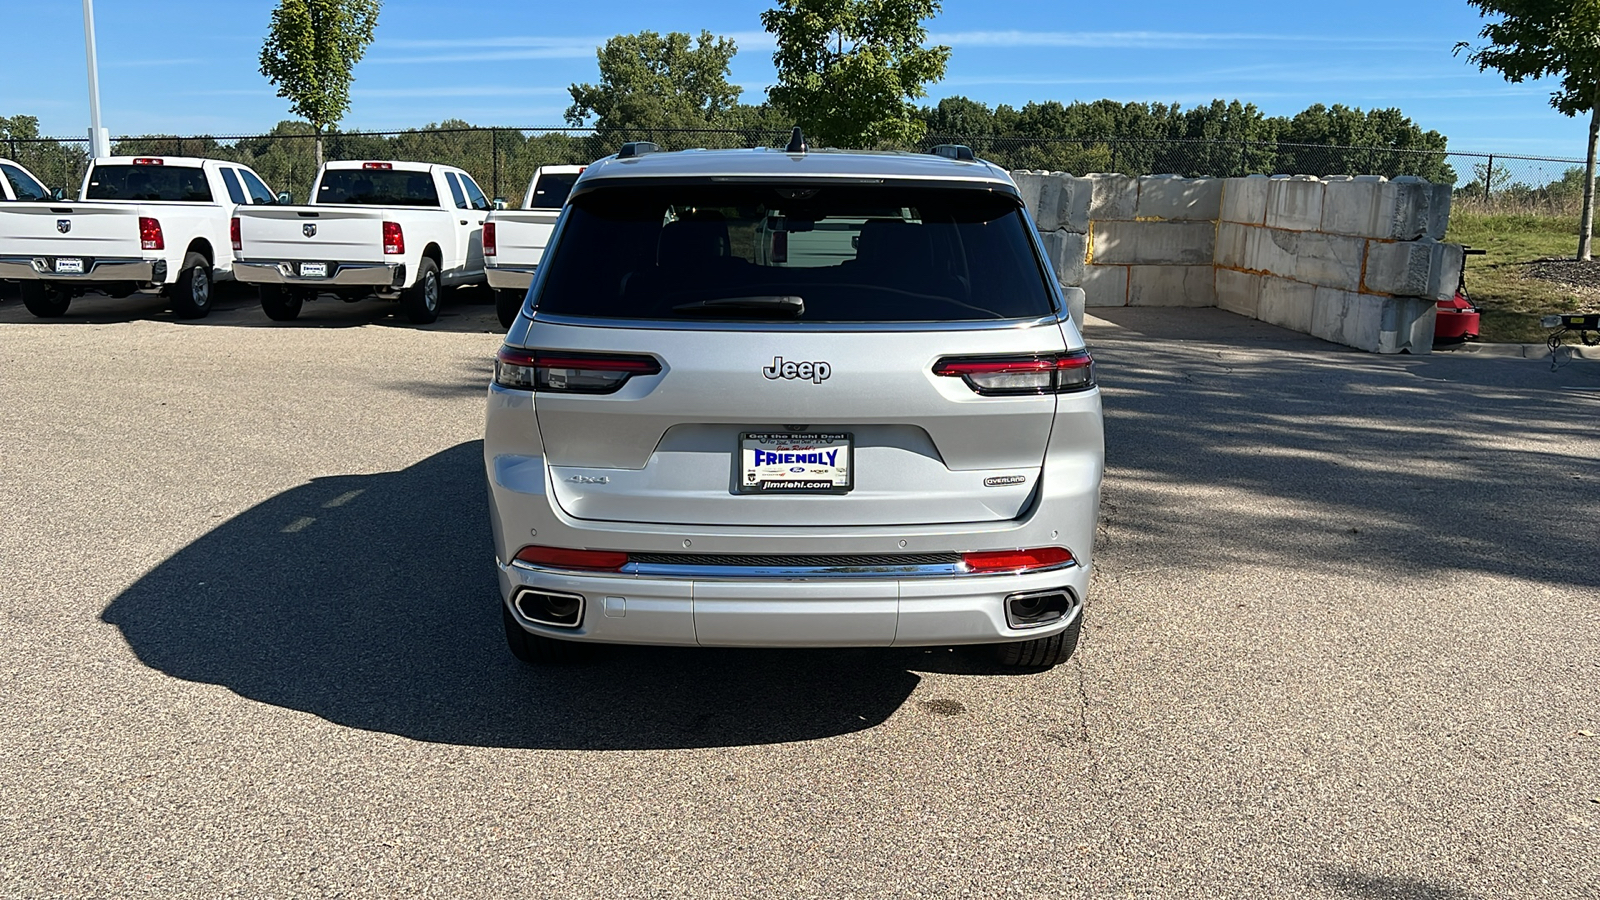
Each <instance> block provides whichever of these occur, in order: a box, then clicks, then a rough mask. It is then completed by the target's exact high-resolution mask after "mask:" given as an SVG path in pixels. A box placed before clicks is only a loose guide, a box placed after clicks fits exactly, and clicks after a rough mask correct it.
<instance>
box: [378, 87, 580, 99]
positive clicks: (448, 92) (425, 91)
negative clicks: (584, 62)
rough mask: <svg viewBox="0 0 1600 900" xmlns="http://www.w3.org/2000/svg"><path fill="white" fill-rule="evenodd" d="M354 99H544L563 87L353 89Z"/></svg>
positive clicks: (562, 91) (559, 92)
mask: <svg viewBox="0 0 1600 900" xmlns="http://www.w3.org/2000/svg"><path fill="white" fill-rule="evenodd" d="M350 93H351V94H352V95H353V96H356V97H386V98H387V97H544V96H550V95H555V94H565V93H567V89H566V88H564V87H494V86H461V87H417V88H366V89H363V88H355V89H353V90H351V92H350Z"/></svg>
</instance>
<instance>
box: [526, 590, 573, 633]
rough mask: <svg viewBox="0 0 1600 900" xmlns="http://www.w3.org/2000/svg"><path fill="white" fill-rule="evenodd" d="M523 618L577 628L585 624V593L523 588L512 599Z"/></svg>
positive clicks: (556, 625) (556, 626)
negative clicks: (564, 592)
mask: <svg viewBox="0 0 1600 900" xmlns="http://www.w3.org/2000/svg"><path fill="white" fill-rule="evenodd" d="M511 604H512V605H513V606H515V607H516V608H517V612H519V613H522V615H523V618H526V619H529V620H532V621H534V622H538V623H539V624H540V625H549V626H551V627H552V628H577V627H578V626H579V625H581V624H583V606H584V602H583V595H582V594H563V593H561V592H559V591H541V590H538V589H536V588H523V589H522V590H520V591H518V592H517V594H516V596H515V597H513V598H512V599H511Z"/></svg>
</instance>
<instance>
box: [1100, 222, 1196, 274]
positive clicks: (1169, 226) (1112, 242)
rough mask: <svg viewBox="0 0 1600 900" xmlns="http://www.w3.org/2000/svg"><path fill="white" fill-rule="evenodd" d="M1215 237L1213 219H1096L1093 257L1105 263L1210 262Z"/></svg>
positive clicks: (1173, 263)
mask: <svg viewBox="0 0 1600 900" xmlns="http://www.w3.org/2000/svg"><path fill="white" fill-rule="evenodd" d="M1216 237H1217V234H1216V226H1215V225H1213V224H1212V223H1210V222H1118V221H1099V220H1096V221H1095V223H1094V238H1093V255H1092V257H1091V258H1092V260H1093V261H1094V262H1096V263H1103V264H1106V265H1142V266H1161V265H1173V266H1199V265H1211V264H1212V263H1213V262H1214V261H1215V256H1216V252H1215V250H1216Z"/></svg>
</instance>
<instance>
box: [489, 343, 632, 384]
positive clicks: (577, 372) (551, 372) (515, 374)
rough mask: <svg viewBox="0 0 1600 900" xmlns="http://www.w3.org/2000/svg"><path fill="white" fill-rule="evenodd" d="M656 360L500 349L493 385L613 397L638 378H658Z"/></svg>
mask: <svg viewBox="0 0 1600 900" xmlns="http://www.w3.org/2000/svg"><path fill="white" fill-rule="evenodd" d="M660 373H661V363H659V362H657V361H656V358H655V357H653V356H641V355H636V354H632V353H615V354H613V353H563V352H561V351H558V350H520V349H517V348H515V347H501V348H500V352H499V353H498V354H496V355H495V361H494V383H495V384H498V385H500V386H501V387H506V388H512V389H514V390H522V391H541V392H549V393H558V394H611V393H615V392H616V391H618V390H619V389H621V387H622V386H623V385H624V384H626V383H627V382H628V379H630V378H632V377H633V376H635V375H658V374H660Z"/></svg>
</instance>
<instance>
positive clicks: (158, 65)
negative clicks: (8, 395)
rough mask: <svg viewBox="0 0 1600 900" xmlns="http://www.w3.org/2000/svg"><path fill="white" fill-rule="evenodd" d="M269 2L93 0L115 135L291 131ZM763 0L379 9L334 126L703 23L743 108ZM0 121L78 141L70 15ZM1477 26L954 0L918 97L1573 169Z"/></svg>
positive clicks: (78, 89)
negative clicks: (1053, 106) (1147, 106)
mask: <svg viewBox="0 0 1600 900" xmlns="http://www.w3.org/2000/svg"><path fill="white" fill-rule="evenodd" d="M273 5H274V3H273V0H228V2H226V3H220V2H200V0H159V2H150V0H143V2H134V0H98V2H97V3H96V4H95V15H96V18H97V31H98V38H99V50H100V61H101V72H100V82H101V102H102V108H103V111H104V118H105V124H106V126H107V127H109V128H110V129H111V131H112V133H113V134H123V133H150V132H167V133H170V132H178V133H186V134H188V133H212V134H239V133H257V132H260V131H264V130H266V129H268V128H270V127H271V126H272V125H273V124H275V123H276V122H278V121H279V120H281V119H284V118H288V112H287V107H286V106H285V104H284V101H282V100H281V99H279V98H277V97H276V96H275V95H274V92H273V90H272V89H271V88H270V87H269V86H268V85H267V83H266V80H265V79H264V78H262V77H261V75H260V74H259V73H258V72H257V68H256V59H257V56H258V54H259V51H260V46H261V40H262V37H263V35H264V34H265V30H266V23H267V20H268V16H269V13H270V10H271V9H272V7H273ZM765 8H767V4H766V3H764V2H760V0H705V2H683V0H650V2H640V0H611V2H606V3H548V2H546V3H538V4H533V3H526V2H514V0H477V2H465V3H442V2H424V0H388V2H386V3H385V4H384V9H383V14H382V17H381V19H380V22H379V27H378V34H377V40H376V42H375V43H374V44H373V46H372V48H371V49H370V50H369V51H368V55H367V58H366V59H365V60H364V61H363V62H362V63H361V65H360V66H359V67H358V68H357V70H356V82H355V85H354V87H353V90H352V103H351V109H350V113H349V115H348V116H347V118H346V119H345V122H344V127H345V128H346V129H347V130H356V129H362V128H370V129H392V128H404V127H409V126H416V125H422V124H426V123H428V122H436V121H439V120H441V119H445V118H452V117H454V118H462V119H466V120H468V121H470V122H474V123H477V124H485V125H488V124H495V125H509V126H522V127H532V126H556V125H560V124H562V122H561V119H562V112H563V111H564V110H565V108H566V106H567V104H568V103H569V102H570V98H569V97H568V96H567V92H566V88H567V85H569V84H571V83H573V82H574V81H594V80H596V79H597V77H598V73H597V70H596V67H595V60H594V50H595V48H596V46H597V45H598V44H599V43H601V42H603V41H604V40H605V38H606V37H608V36H610V35H613V34H618V33H625V32H635V31H640V30H643V29H651V30H654V31H661V32H665V31H688V32H691V33H695V34H698V33H699V31H700V30H701V29H709V30H710V31H712V32H714V33H717V34H721V35H726V36H730V37H733V38H734V39H735V40H736V41H737V42H738V44H739V47H740V48H741V49H740V52H739V55H738V56H737V57H735V59H734V63H733V80H734V81H735V82H736V83H738V84H740V85H741V86H743V87H744V89H745V95H744V98H743V99H744V100H745V101H746V102H759V101H760V100H762V99H763V98H764V92H765V89H766V87H767V86H768V85H770V84H771V83H772V82H773V68H772V45H771V42H770V40H769V38H768V36H767V35H766V34H765V33H764V32H763V31H762V30H761V24H760V18H759V17H760V14H761V11H762V10H763V9H765ZM4 19H5V28H6V31H7V32H8V33H9V34H10V35H11V36H12V37H13V38H15V37H17V36H20V35H31V36H33V39H31V40H27V41H18V40H9V41H7V46H6V50H5V55H4V57H3V58H0V115H15V114H18V113H24V114H30V115H36V116H38V117H39V119H40V122H41V126H42V129H43V130H44V131H45V132H46V133H47V134H51V135H55V136H78V135H82V134H83V133H84V131H85V129H86V128H87V126H88V102H87V99H86V98H87V88H86V83H87V82H86V77H85V74H84V56H83V50H82V46H83V44H82V40H83V22H82V14H81V7H80V4H78V3H74V2H69V0H52V2H31V3H25V2H20V0H19V2H16V3H8V4H7V9H6V11H5V14H4ZM1481 27H1482V20H1481V19H1480V18H1479V17H1478V15H1477V14H1476V13H1475V12H1474V11H1473V10H1472V9H1471V8H1470V7H1468V6H1467V4H1466V2H1465V0H1414V2H1411V3H1404V4H1401V3H1394V2H1392V0H1389V2H1381V0H1344V2H1337V0H1336V2H1335V3H1333V4H1324V3H1283V2H1281V0H1280V2H1262V0H1213V2H1211V3H1196V2H1193V0H1122V2H1115V3H1106V4H1066V3H1061V2H1059V0H1056V2H1047V0H988V2H983V3H974V2H970V0H947V2H946V4H945V8H944V11H943V12H942V13H941V14H940V15H939V16H938V17H937V18H936V19H934V20H933V21H932V22H931V23H930V24H929V30H930V32H931V34H930V38H931V39H932V40H933V41H935V42H938V43H944V44H949V45H950V46H951V47H953V48H954V52H953V54H952V57H951V62H950V67H949V70H948V72H947V75H946V78H945V79H944V81H943V82H940V83H938V84H936V85H934V86H932V88H931V90H930V99H931V100H937V99H938V98H940V97H946V96H952V95H958V94H959V95H965V96H968V97H971V98H973V99H975V100H981V101H983V102H986V103H988V104H990V105H994V104H997V103H1010V104H1013V105H1019V106H1020V105H1021V104H1023V103H1026V102H1028V101H1030V100H1039V101H1043V100H1061V101H1064V102H1066V101H1072V100H1095V99H1099V98H1101V97H1110V98H1112V99H1115V100H1119V101H1161V102H1168V103H1171V102H1176V103H1181V104H1183V105H1185V106H1192V105H1196V104H1199V103H1203V102H1207V101H1210V100H1211V99H1212V98H1214V97H1219V98H1222V99H1227V100H1231V99H1238V100H1242V101H1245V102H1250V103H1254V104H1256V105H1257V106H1258V107H1260V108H1261V109H1262V110H1264V111H1265V112H1267V113H1268V114H1273V115H1277V114H1293V113H1294V112H1297V111H1299V110H1301V109H1304V108H1305V107H1306V106H1308V105H1310V104H1312V103H1326V104H1333V103H1344V104H1346V105H1351V106H1360V107H1362V108H1372V107H1387V106H1397V107H1399V108H1400V109H1401V110H1403V111H1404V112H1405V113H1406V114H1407V115H1409V116H1410V117H1411V118H1412V119H1413V120H1415V121H1416V122H1417V123H1418V124H1420V125H1421V126H1422V127H1424V128H1432V129H1437V130H1439V131H1441V132H1443V133H1444V134H1446V135H1447V136H1449V138H1450V148H1451V149H1452V150H1477V151H1492V152H1499V153H1521V154H1529V155H1554V156H1573V157H1581V156H1582V155H1583V141H1584V137H1585V125H1586V123H1585V122H1583V121H1581V120H1572V119H1568V118H1566V117H1564V116H1562V115H1560V114H1559V113H1557V112H1555V111H1554V110H1552V109H1551V108H1550V106H1549V104H1548V102H1547V100H1548V94H1549V89H1548V88H1547V87H1545V86H1542V85H1537V84H1527V85H1512V84H1507V83H1506V82H1505V81H1504V80H1503V79H1501V78H1500V77H1499V76H1498V75H1497V74H1495V73H1493V72H1489V73H1479V72H1478V71H1477V70H1476V69H1475V68H1473V67H1471V66H1469V65H1467V64H1466V63H1465V62H1464V61H1463V60H1462V59H1459V58H1455V57H1452V56H1451V54H1450V49H1451V47H1452V46H1453V45H1454V43H1455V42H1456V41H1458V40H1474V39H1475V38H1476V34H1477V31H1478V30H1479V28H1481Z"/></svg>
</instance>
